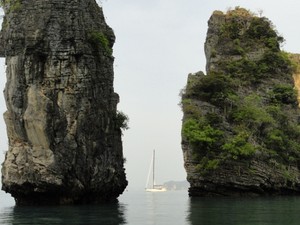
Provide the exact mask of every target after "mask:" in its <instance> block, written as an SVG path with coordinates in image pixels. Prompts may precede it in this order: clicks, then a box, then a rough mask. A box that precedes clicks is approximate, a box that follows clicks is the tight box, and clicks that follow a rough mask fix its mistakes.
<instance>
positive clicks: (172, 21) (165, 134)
mask: <svg viewBox="0 0 300 225" xmlns="http://www.w3.org/2000/svg"><path fill="white" fill-rule="evenodd" d="M102 6H103V10H104V14H105V17H106V22H107V23H108V24H109V26H111V27H112V28H113V30H114V32H115V35H116V43H115V45H114V56H115V91H116V92H117V93H118V94H119V95H120V99H121V102H120V104H119V106H118V108H119V110H121V111H123V112H124V113H126V114H127V115H128V116H129V118H130V122H129V127H130V129H129V130H127V131H125V132H124V136H123V149H124V156H125V157H126V159H127V162H126V164H125V167H126V173H127V179H128V181H129V186H128V189H129V190H130V189H136V188H140V189H142V188H144V186H145V183H146V178H147V173H148V169H149V164H150V160H151V154H152V150H153V149H155V150H156V155H157V168H156V173H157V180H158V183H162V182H165V181H169V180H179V181H180V180H184V179H185V178H186V173H185V171H184V167H183V156H182V150H181V145H180V142H181V137H180V130H181V119H182V112H181V109H180V107H179V106H178V103H179V102H180V97H179V93H180V90H181V89H182V88H184V86H185V84H186V79H187V75H188V74H189V73H194V72H197V71H199V70H204V69H205V63H206V62H205V56H204V49H203V46H204V41H205V37H206V31H207V21H208V19H209V17H210V15H211V14H212V12H213V11H214V10H222V11H226V10H227V9H228V8H229V7H232V8H234V7H235V6H241V7H245V8H247V9H250V10H251V11H254V12H258V11H259V10H263V15H264V16H266V17H268V18H269V19H270V20H271V21H272V22H273V23H274V24H275V26H276V28H277V30H278V32H279V34H281V35H282V36H283V37H284V38H285V39H286V43H285V45H284V46H283V49H284V50H286V51H289V52H295V53H300V44H299V43H298V42H299V40H300V32H299V29H298V27H299V25H300V13H299V9H300V2H299V1H298V0H229V1H225V0H188V1H187V0H171V1H170V0H150V1H149V0H103V1H102ZM0 63H1V65H0V73H1V77H0V85H1V88H2V89H3V88H4V83H5V79H6V78H5V66H4V61H3V60H2V61H0ZM0 100H1V102H0V110H1V111H2V112H4V110H5V103H4V100H3V97H2V98H1V99H0ZM0 128H1V137H2V138H1V139H0V148H1V149H2V152H4V151H6V150H7V137H6V134H5V125H4V122H3V119H2V118H1V120H0ZM2 152H0V153H1V154H0V161H1V162H3V160H4V153H2ZM2 194H3V193H2ZM0 204H1V200H0Z"/></svg>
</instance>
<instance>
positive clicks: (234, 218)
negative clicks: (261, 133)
mask: <svg viewBox="0 0 300 225" xmlns="http://www.w3.org/2000/svg"><path fill="white" fill-rule="evenodd" d="M1 200H3V199H0V201H1ZM299 215H300V197H264V198H262V197H259V198H192V199H191V198H189V197H188V194H187V191H167V192H156V193H150V192H144V191H142V190H140V191H125V192H124V194H123V195H122V196H121V197H120V198H119V203H114V204H104V205H97V206H87V205H85V206H56V207H15V206H14V205H13V202H12V201H10V202H3V201H1V202H0V224H1V225H8V224H9V225H21V224H22V225H23V224H30V225H56V224H64V225H70V224H78V225H79V224H80V225H91V224H93V225H94V224H101V225H120V224H128V225H160V224H161V225H299V224H300V217H299Z"/></svg>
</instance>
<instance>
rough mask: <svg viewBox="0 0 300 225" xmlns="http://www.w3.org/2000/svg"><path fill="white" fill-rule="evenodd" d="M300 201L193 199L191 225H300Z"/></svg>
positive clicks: (284, 198)
mask: <svg viewBox="0 0 300 225" xmlns="http://www.w3.org/2000/svg"><path fill="white" fill-rule="evenodd" d="M299 212H300V197H265V198H263V197H257V198H226V197H224V198H222V197H221V198H217V197H211V198H210V197H205V198H201V197H200V198H191V199H190V205H189V209H188V213H187V219H186V220H187V221H188V222H189V223H190V225H216V224H218V225H233V224H234V225H260V224H261V225H265V224H266V225H267V224H272V225H283V224H289V225H298V224H299Z"/></svg>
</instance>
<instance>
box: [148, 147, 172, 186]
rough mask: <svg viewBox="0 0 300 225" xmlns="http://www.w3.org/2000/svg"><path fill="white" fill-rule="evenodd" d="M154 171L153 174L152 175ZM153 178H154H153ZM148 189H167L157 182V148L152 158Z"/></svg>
mask: <svg viewBox="0 0 300 225" xmlns="http://www.w3.org/2000/svg"><path fill="white" fill-rule="evenodd" d="M151 173H152V176H151ZM151 178H152V179H151ZM145 189H146V191H148V192H164V191H167V189H166V188H165V187H164V186H163V185H159V184H155V150H153V155H152V160H151V163H150V168H149V172H148V178H147V184H146V188H145Z"/></svg>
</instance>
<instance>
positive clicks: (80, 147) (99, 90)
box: [0, 0, 127, 205]
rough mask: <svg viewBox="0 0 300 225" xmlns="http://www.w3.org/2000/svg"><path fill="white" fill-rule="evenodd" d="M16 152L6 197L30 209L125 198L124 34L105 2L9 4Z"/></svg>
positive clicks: (3, 47)
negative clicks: (117, 85)
mask: <svg viewBox="0 0 300 225" xmlns="http://www.w3.org/2000/svg"><path fill="white" fill-rule="evenodd" d="M1 4H2V7H3V9H4V11H5V16H4V21H3V24H2V31H1V34H0V35H1V40H0V55H1V56H2V57H5V58H6V65H7V70H6V74H7V83H6V87H5V91H4V95H5V100H6V105H7V111H6V112H5V114H4V118H5V122H6V125H7V133H8V139H9V149H8V151H7V153H6V157H5V161H4V163H3V165H2V183H3V186H2V189H3V190H4V191H6V192H9V193H11V195H12V196H13V197H14V198H15V200H16V203H17V204H19V205H22V204H76V203H78V204H80V203H97V202H102V201H109V200H113V199H116V198H117V197H118V196H119V195H120V194H121V193H122V192H123V190H124V189H125V187H126V185H127V181H126V177H125V171H124V167H123V153H122V141H121V129H120V128H121V127H122V126H124V122H126V121H125V119H126V118H125V117H124V115H123V114H119V113H118V112H117V109H116V106H117V103H118V101H119V97H118V95H117V94H116V93H115V92H114V88H113V61H114V58H113V56H112V46H113V44H114V41H115V36H114V33H113V31H112V29H111V28H110V27H109V26H108V25H107V24H106V23H105V19H104V16H103V12H102V9H101V8H100V7H99V6H98V5H97V3H96V2H95V0H26V1H23V0H9V1H8V0H1Z"/></svg>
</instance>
